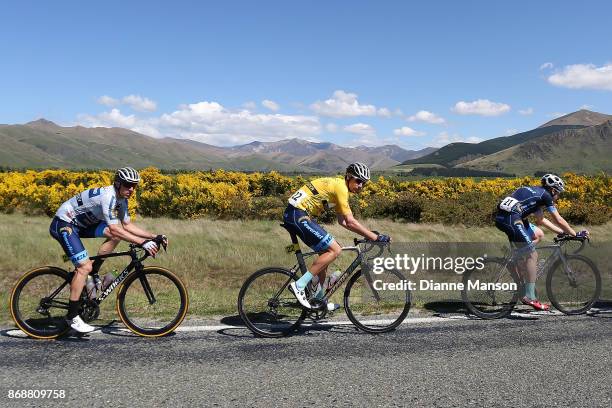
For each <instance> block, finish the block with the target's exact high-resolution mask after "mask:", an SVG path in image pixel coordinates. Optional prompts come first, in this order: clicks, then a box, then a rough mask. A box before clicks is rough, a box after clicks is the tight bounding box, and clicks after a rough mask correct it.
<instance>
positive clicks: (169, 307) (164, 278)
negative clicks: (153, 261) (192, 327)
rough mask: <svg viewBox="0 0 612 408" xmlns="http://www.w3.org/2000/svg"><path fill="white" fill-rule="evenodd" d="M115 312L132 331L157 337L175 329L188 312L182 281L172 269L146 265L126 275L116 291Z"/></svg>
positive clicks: (187, 301)
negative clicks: (140, 269) (138, 270)
mask: <svg viewBox="0 0 612 408" xmlns="http://www.w3.org/2000/svg"><path fill="white" fill-rule="evenodd" d="M117 300H118V301H117V313H118V314H119V317H120V318H121V321H122V322H123V324H125V325H126V326H127V328H128V329H130V330H131V331H132V332H134V333H136V334H138V335H140V336H145V337H160V336H165V335H166V334H168V333H171V332H172V331H174V330H175V329H176V328H177V327H178V326H179V325H180V324H181V323H182V321H183V319H184V318H185V315H186V314H187V308H188V305H189V298H188V295H187V289H185V285H184V284H183V282H181V280H180V279H179V278H178V276H176V275H175V274H174V273H172V272H170V271H169V270H167V269H164V268H160V267H157V266H147V267H144V268H143V269H142V271H141V272H136V273H133V274H131V275H128V277H127V278H126V279H125V281H124V282H123V284H122V285H121V288H120V289H119V292H118V293H117Z"/></svg>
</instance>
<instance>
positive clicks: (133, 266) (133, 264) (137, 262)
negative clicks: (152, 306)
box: [89, 248, 154, 304]
mask: <svg viewBox="0 0 612 408" xmlns="http://www.w3.org/2000/svg"><path fill="white" fill-rule="evenodd" d="M119 256H129V257H130V258H132V260H131V261H130V263H129V264H128V266H126V267H125V268H124V269H123V271H121V273H120V274H119V275H117V277H115V279H114V280H113V281H112V282H111V283H110V284H109V285H108V286H107V287H106V289H104V291H103V292H102V293H101V294H100V295H99V296H98V297H97V298H96V299H95V302H96V303H98V304H100V303H101V302H102V301H103V300H104V299H106V298H107V297H108V296H109V295H110V294H111V293H112V292H113V291H114V290H115V288H116V287H117V286H119V285H120V284H121V282H123V281H124V280H125V278H127V276H128V275H129V274H130V272H132V270H136V272H139V271H141V270H142V268H143V266H142V259H139V258H138V256H137V255H136V250H135V249H134V248H130V250H129V251H125V252H117V253H110V254H105V255H96V256H92V257H90V258H89V259H91V260H92V261H95V260H96V259H106V258H115V257H119ZM141 282H142V286H143V288H144V290H145V293H146V294H147V298H148V299H149V302H151V299H152V297H153V294H152V292H151V287H150V286H149V282H148V281H147V280H146V279H142V278H141ZM153 300H154V299H153Z"/></svg>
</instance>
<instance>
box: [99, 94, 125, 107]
mask: <svg viewBox="0 0 612 408" xmlns="http://www.w3.org/2000/svg"><path fill="white" fill-rule="evenodd" d="M98 103H99V104H100V105H105V106H109V107H111V108H112V107H113V106H117V105H119V103H120V102H119V101H118V100H117V99H115V98H111V97H110V96H108V95H102V96H101V97H99V98H98Z"/></svg>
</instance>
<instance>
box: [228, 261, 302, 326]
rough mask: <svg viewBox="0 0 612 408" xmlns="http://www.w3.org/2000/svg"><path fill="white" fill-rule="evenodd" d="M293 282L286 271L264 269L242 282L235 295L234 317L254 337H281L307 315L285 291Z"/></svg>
mask: <svg viewBox="0 0 612 408" xmlns="http://www.w3.org/2000/svg"><path fill="white" fill-rule="evenodd" d="M294 280H295V277H294V275H293V274H292V273H291V271H290V270H288V269H285V268H266V269H261V270H259V271H257V272H255V273H254V274H252V275H251V276H249V278H248V279H247V280H246V281H245V282H244V284H243V285H242V288H241V289H240V293H239V294H238V313H239V314H240V317H241V318H242V321H243V322H244V324H245V325H246V326H247V327H248V328H249V329H250V330H251V331H252V332H253V333H254V334H256V335H258V336H262V337H282V336H286V335H288V334H290V333H292V332H293V331H295V330H296V329H297V328H298V327H299V325H300V323H302V320H304V318H305V317H306V315H307V311H306V310H305V309H304V308H302V306H301V305H300V303H299V302H298V301H297V299H296V298H295V296H294V295H293V293H291V292H290V290H289V284H291V282H293V281H294Z"/></svg>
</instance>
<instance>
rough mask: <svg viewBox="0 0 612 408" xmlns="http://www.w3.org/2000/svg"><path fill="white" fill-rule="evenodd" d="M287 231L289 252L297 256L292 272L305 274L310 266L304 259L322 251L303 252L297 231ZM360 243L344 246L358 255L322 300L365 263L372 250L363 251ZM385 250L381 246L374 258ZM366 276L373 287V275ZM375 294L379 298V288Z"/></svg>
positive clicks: (325, 299) (329, 295) (327, 297)
mask: <svg viewBox="0 0 612 408" xmlns="http://www.w3.org/2000/svg"><path fill="white" fill-rule="evenodd" d="M281 226H282V227H285V226H284V225H283V224H281ZM287 231H288V232H289V235H290V236H291V245H289V246H288V247H287V252H293V253H294V254H295V256H296V258H297V264H296V265H294V266H293V267H292V268H291V272H293V273H294V274H295V273H297V271H298V270H299V271H300V273H301V275H304V274H305V273H306V272H307V271H308V268H307V267H306V262H305V261H304V259H305V258H308V257H310V256H313V255H320V254H321V253H320V252H314V251H311V252H304V253H303V252H302V250H301V248H300V244H299V242H298V239H297V236H296V235H295V233H294V232H293V231H289V230H287ZM362 243H363V242H362ZM358 244H359V241H357V240H355V245H354V246H347V247H342V252H344V251H354V252H356V253H357V256H356V257H355V259H354V260H353V262H351V264H350V265H349V266H348V267H347V268H346V269H345V270H344V272H342V274H341V275H340V276H339V277H338V280H336V282H334V284H333V285H332V286H331V287H328V288H327V290H326V291H325V294H324V296H323V298H322V299H321V300H323V301H325V302H327V301H329V299H330V298H331V297H332V295H333V294H334V293H335V292H336V291H337V290H338V288H339V287H340V286H342V284H343V283H344V282H345V281H346V280H347V279H348V278H350V277H351V276H352V275H353V273H354V272H355V270H356V269H357V267H358V266H359V265H360V264H362V263H363V256H364V254H365V253H367V252H369V251H370V250H367V251H362V249H361V248H360V247H359V245H358ZM383 250H384V246H381V248H380V251H379V253H378V254H376V255H375V256H373V257H372V258H376V257H377V256H379V255H380V254H381V253H382V252H383ZM365 277H366V280H367V282H368V285H369V286H370V287H372V288H373V282H372V278H371V276H370V275H369V274H366V275H365ZM290 280H291V278H289V280H288V281H287V282H286V283H285V285H284V286H283V287H285V286H287V285H288V284H289V282H290ZM281 291H282V288H281ZM279 293H280V292H279ZM374 295H375V297H376V298H377V300H379V296H378V291H377V290H374Z"/></svg>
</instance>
